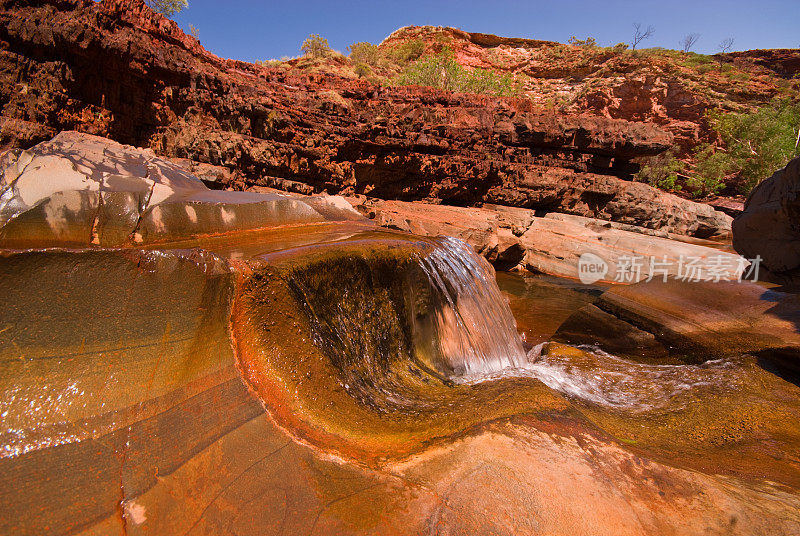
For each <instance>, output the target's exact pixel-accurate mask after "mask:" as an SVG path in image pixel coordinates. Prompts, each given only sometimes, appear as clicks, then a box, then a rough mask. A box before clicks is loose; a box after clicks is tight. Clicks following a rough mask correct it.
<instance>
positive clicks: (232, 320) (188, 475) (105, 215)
mask: <svg viewBox="0 0 800 536" xmlns="http://www.w3.org/2000/svg"><path fill="white" fill-rule="evenodd" d="M48 143H49V145H48V144H43V145H40V146H38V147H37V148H36V149H35V150H33V151H31V152H26V153H13V154H7V155H5V157H4V158H5V159H6V160H5V162H7V164H6V167H5V171H4V175H3V176H4V179H3V180H4V182H3V194H2V198H1V199H2V203H3V205H2V215H3V226H2V228H0V245H1V246H2V247H3V249H2V250H0V286H2V288H3V298H4V299H3V300H2V302H0V416H2V421H1V422H2V426H1V427H0V512H2V515H0V533H3V534H31V535H34V534H35V535H39V534H86V535H88V534H117V533H124V534H158V535H164V534H241V535H251V534H281V533H284V534H422V533H425V534H487V535H488V534H492V535H497V534H508V535H511V534H514V535H517V534H563V535H570V536H574V535H575V534H590V533H591V534H607V535H615V536H616V535H620V534H632V535H633V534H636V535H651V534H686V535H693V534H697V533H698V532H700V533H708V534H730V533H742V534H759V533H760V534H796V533H797V532H798V531H800V514H798V512H800V496H798V489H800V467H799V466H798V463H797V462H796V460H797V459H800V452H798V445H800V432H799V431H798V429H797V425H796V423H798V422H800V407H798V400H800V388H798V386H797V385H796V383H792V382H791V381H786V380H785V379H783V378H782V377H781V376H779V375H778V374H774V373H772V372H770V371H767V370H765V369H763V368H761V367H759V366H758V363H757V362H756V357H754V356H752V355H750V356H740V357H738V358H736V359H731V360H730V361H726V362H724V363H723V364H719V365H714V364H709V365H704V366H694V367H695V368H680V367H677V368H675V367H673V368H667V369H662V368H658V367H659V366H660V365H659V366H655V368H653V366H650V365H642V364H639V363H635V362H633V361H629V360H623V359H621V358H615V357H614V356H608V354H604V353H602V352H601V350H600V349H596V348H588V347H582V348H577V347H574V346H568V345H565V344H557V343H550V344H547V345H545V346H543V347H542V346H539V347H537V348H534V349H532V350H531V352H529V353H528V354H527V355H526V354H524V349H523V347H522V342H521V341H520V340H510V339H513V335H514V331H515V330H516V329H517V328H519V329H522V330H523V331H526V332H527V331H530V326H529V325H527V324H526V323H525V322H527V321H528V317H527V316H526V315H524V314H523V315H519V318H521V319H522V321H521V323H520V325H519V326H515V325H513V321H512V320H511V319H510V315H509V314H508V309H507V305H506V302H505V297H504V296H503V295H501V294H500V291H499V290H498V288H497V285H496V282H495V280H494V278H492V277H489V275H491V272H492V271H491V268H490V267H489V266H488V265H487V264H486V263H485V261H484V260H483V259H481V258H480V257H478V256H476V255H475V254H474V253H472V252H471V251H470V250H469V248H467V247H466V246H464V245H463V244H461V243H460V242H457V241H454V240H452V239H450V240H443V239H434V238H430V237H419V236H414V235H410V234H406V233H401V232H396V231H388V230H382V229H379V228H378V227H377V226H376V225H375V224H374V222H370V221H369V220H367V219H365V218H362V217H361V216H359V215H358V214H357V213H355V212H354V211H353V210H352V209H351V208H349V205H348V204H346V203H345V202H344V200H343V199H341V198H337V197H325V196H320V197H311V198H308V197H298V196H293V197H288V196H283V195H269V194H255V193H247V194H241V193H234V192H221V191H212V190H208V189H206V188H205V187H204V186H203V184H202V183H201V182H200V181H198V180H197V179H196V178H195V177H194V176H192V175H190V174H188V173H186V172H185V171H183V170H182V168H180V167H179V166H173V165H172V164H170V163H169V162H165V161H163V160H160V159H157V158H155V157H154V156H153V155H152V154H150V153H147V152H142V151H139V150H136V149H132V148H128V147H124V146H119V145H116V144H113V143H108V142H105V141H103V140H100V139H97V138H92V137H87V136H83V135H77V134H65V135H62V136H59V137H58V138H56V139H55V140H53V141H52V142H48ZM156 191H159V192H163V194H164V195H163V196H159V197H152V195H155V192H156ZM151 194H152V195H151ZM156 209H159V211H160V212H161V214H160V215H158V216H156V215H154V214H153V213H154V211H156ZM188 209H192V210H193V211H194V212H193V214H194V215H192V211H191V210H188ZM223 209H224V212H225V213H232V214H233V215H234V217H235V220H230V219H227V220H226V217H224V216H223ZM228 218H230V216H229V217H228ZM157 221H160V222H161V225H163V227H159V224H157V223H156V222H157ZM504 288H505V287H504ZM628 288H631V289H633V288H636V286H632V287H628ZM564 291H565V292H567V291H569V292H577V291H573V290H570V289H567V288H566V287H565V288H564ZM596 294H597V293H592V294H587V296H588V297H586V298H584V299H581V300H577V299H575V300H573V301H572V302H571V303H572V306H574V307H575V308H576V309H577V308H579V307H583V306H586V305H587V303H588V302H594V300H595V299H596V298H597V296H596ZM507 295H508V294H507ZM509 299H510V300H511V302H512V305H513V310H514V312H515V313H516V312H519V311H524V310H526V309H527V310H533V309H534V308H537V307H539V308H542V309H544V308H545V307H546V306H547V304H548V303H550V302H547V301H543V300H542V299H540V298H536V299H531V297H530V296H526V295H525V293H524V292H523V293H519V294H518V295H516V296H511V297H510V298H509ZM768 313H769V311H767V312H765V313H764V314H768ZM541 314H545V312H544V311H543V312H542V313H541ZM678 314H680V312H679V313H678ZM692 314H694V313H692ZM559 315H560V316H558V318H559V320H560V319H562V318H564V317H566V316H567V312H566V311H561V312H560V313H559ZM509 323H510V324H511V325H509ZM736 344H740V343H739V342H737V341H731V342H730V345H731V346H735V345H736ZM755 347H759V344H755V345H750V346H747V347H745V346H741V347H740V348H739V349H740V350H742V352H743V353H744V352H745V351H749V350H751V349H753V348H755ZM460 348H464V349H465V351H460V350H459V349H460ZM500 350H502V352H499V351H500ZM729 350H731V353H733V351H734V349H733V348H729ZM498 352H499V353H498ZM498 356H500V358H497V357H498ZM459 357H461V358H462V359H463V360H468V363H467V362H463V361H461V362H460V361H459ZM512 357H513V359H512ZM648 367H650V368H648Z"/></svg>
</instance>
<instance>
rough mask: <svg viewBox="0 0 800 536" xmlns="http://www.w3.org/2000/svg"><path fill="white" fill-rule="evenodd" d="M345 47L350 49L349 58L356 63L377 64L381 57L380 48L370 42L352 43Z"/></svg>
mask: <svg viewBox="0 0 800 536" xmlns="http://www.w3.org/2000/svg"><path fill="white" fill-rule="evenodd" d="M347 49H348V50H349V51H350V59H351V60H352V61H353V63H355V64H356V65H358V64H364V65H377V64H378V61H380V58H381V51H380V49H379V48H378V46H377V45H373V44H372V43H367V42H363V43H353V44H352V45H350V46H349V47H347Z"/></svg>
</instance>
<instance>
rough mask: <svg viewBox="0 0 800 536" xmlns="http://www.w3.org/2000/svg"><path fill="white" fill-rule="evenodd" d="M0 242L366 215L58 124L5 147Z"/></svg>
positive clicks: (115, 242) (137, 239)
mask: <svg viewBox="0 0 800 536" xmlns="http://www.w3.org/2000/svg"><path fill="white" fill-rule="evenodd" d="M0 174H2V175H0V176H2V183H0V247H12V248H24V247H48V246H58V245H65V246H66V245H69V246H73V247H80V246H89V245H92V246H102V247H125V246H139V245H142V244H149V243H154V242H158V243H162V242H168V241H171V240H180V239H186V238H191V237H197V236H203V235H212V234H224V233H232V232H239V231H246V230H253V229H263V228H270V227H277V226H287V225H307V224H319V223H324V222H330V221H357V220H361V219H363V218H362V217H361V216H359V214H358V213H357V212H355V211H354V210H353V209H352V208H351V207H350V205H349V204H348V203H346V202H345V201H344V200H343V199H341V198H337V197H330V196H314V197H298V196H288V195H284V194H281V193H268V194H263V193H254V192H228V191H215V190H209V189H208V188H207V187H206V186H205V185H204V184H203V182H202V181H201V180H200V179H198V178H197V177H196V176H194V175H192V174H190V173H188V172H187V171H185V170H184V169H183V168H182V167H180V166H178V165H176V164H173V163H171V162H169V161H167V160H164V159H161V158H158V157H156V156H155V155H154V154H153V153H152V151H149V150H143V149H136V148H133V147H129V146H124V145H120V144H118V143H116V142H113V141H110V140H107V139H105V138H99V137H96V136H90V135H87V134H80V133H77V132H62V133H61V134H59V135H58V136H56V137H55V138H53V139H52V140H50V141H48V142H43V143H41V144H39V145H37V146H35V147H33V148H32V149H30V150H28V151H18V150H17V151H9V152H6V153H4V154H3V155H2V156H0Z"/></svg>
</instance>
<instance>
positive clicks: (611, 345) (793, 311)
mask: <svg viewBox="0 0 800 536" xmlns="http://www.w3.org/2000/svg"><path fill="white" fill-rule="evenodd" d="M603 325H605V326H607V329H603V327H602V326H603ZM581 326H586V327H587V329H586V330H582V329H581ZM799 327H800V296H798V295H796V294H788V293H785V292H781V291H780V290H778V289H776V288H772V286H771V285H767V284H763V283H762V284H757V283H752V282H748V281H743V282H741V283H737V282H719V283H713V282H697V283H689V282H681V281H675V280H670V281H668V282H666V283H664V282H662V281H651V282H649V283H639V284H636V285H630V286H624V287H623V286H616V287H613V288H611V289H610V290H608V291H606V292H605V293H604V294H603V295H602V296H600V298H599V299H598V300H597V301H596V302H595V303H594V305H592V306H589V307H587V308H584V309H582V310H581V311H579V312H578V313H576V314H575V315H573V317H571V318H570V319H568V320H567V321H566V322H565V323H564V324H563V326H562V328H559V332H558V333H557V334H556V338H557V339H558V340H561V341H566V342H571V343H577V344H598V345H599V346H600V347H601V348H608V349H609V351H614V352H619V353H621V354H623V355H627V356H633V357H650V358H657V357H660V356H663V355H664V354H665V352H669V354H671V355H672V356H675V357H678V358H680V359H682V360H684V361H689V362H703V361H706V360H708V359H718V358H727V357H733V356H739V355H742V354H745V353H759V354H764V355H767V354H769V353H770V352H778V353H780V354H781V355H784V356H786V355H794V356H796V359H800V329H799ZM795 366H797V363H795Z"/></svg>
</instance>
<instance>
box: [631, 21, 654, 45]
mask: <svg viewBox="0 0 800 536" xmlns="http://www.w3.org/2000/svg"><path fill="white" fill-rule="evenodd" d="M654 33H656V29H655V28H654V27H653V26H648V27H647V29H646V30H644V31H642V25H641V23H638V22H636V23H634V24H633V41H631V49H633V50H636V46H637V45H638V44H639V43H641V42H642V41H644V40H645V39H649V38H651V37H653V34H654Z"/></svg>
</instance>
